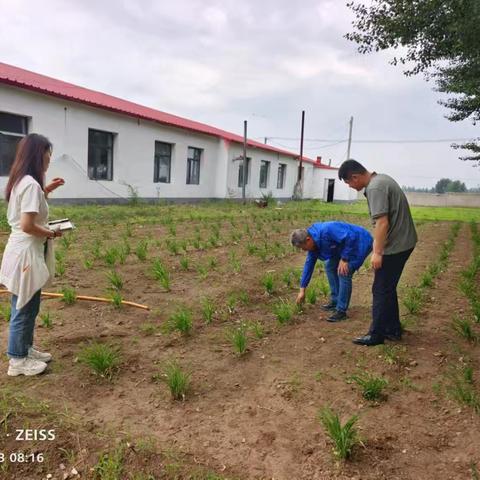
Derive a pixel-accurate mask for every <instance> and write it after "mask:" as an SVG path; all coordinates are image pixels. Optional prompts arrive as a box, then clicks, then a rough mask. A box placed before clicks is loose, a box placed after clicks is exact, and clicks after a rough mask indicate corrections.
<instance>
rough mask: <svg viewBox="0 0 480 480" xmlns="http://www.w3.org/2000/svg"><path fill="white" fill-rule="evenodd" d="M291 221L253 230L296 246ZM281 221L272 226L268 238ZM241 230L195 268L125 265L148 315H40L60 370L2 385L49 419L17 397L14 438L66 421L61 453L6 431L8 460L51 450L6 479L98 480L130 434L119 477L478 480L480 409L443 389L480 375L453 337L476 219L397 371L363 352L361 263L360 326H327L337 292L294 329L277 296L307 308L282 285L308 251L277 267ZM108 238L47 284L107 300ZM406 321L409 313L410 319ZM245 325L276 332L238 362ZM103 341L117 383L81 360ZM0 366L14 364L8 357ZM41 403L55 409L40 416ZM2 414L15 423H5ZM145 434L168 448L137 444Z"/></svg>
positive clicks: (152, 232)
mask: <svg viewBox="0 0 480 480" xmlns="http://www.w3.org/2000/svg"><path fill="white" fill-rule="evenodd" d="M200 226H201V227H202V228H203V226H202V225H200ZM292 226H296V225H292V222H290V223H289V222H283V223H279V231H278V232H274V233H269V235H268V237H267V236H265V237H264V236H263V235H262V234H256V235H255V236H254V237H253V239H252V241H254V242H255V243H257V244H260V243H261V242H262V240H263V239H264V238H265V239H268V241H269V244H270V245H271V244H272V243H273V242H274V241H279V242H281V243H282V244H285V238H287V234H288V231H289V230H290V228H292ZM193 227H194V225H193V224H192V225H189V227H188V229H185V230H182V232H180V229H179V232H178V233H177V235H178V238H182V235H185V236H187V237H190V238H193V237H194V235H195V233H194V231H193ZM253 228H254V227H252V230H253ZM268 228H269V227H268V226H265V230H266V231H267V230H268ZM238 230H239V227H238V226H230V225H227V224H224V227H223V229H222V233H221V234H222V237H223V238H224V241H223V245H221V246H218V247H216V248H211V249H208V250H193V249H191V248H190V249H189V252H188V256H189V259H190V269H189V270H188V271H186V272H184V271H182V270H181V269H180V266H179V259H180V256H179V255H173V254H170V253H168V252H167V251H166V250H165V246H164V245H163V244H162V245H160V246H158V245H154V243H151V245H152V246H151V247H150V248H149V256H148V258H147V261H145V262H140V261H139V260H138V259H137V258H136V257H135V255H134V254H133V253H131V254H130V255H129V256H128V258H127V260H126V262H125V264H124V265H118V266H117V271H118V272H119V273H120V274H121V276H122V278H123V280H124V288H123V291H122V295H123V296H124V298H125V299H127V300H132V301H135V302H138V303H143V304H146V305H148V306H150V307H151V310H150V311H149V312H146V311H143V310H139V309H134V308H128V307H125V308H123V309H121V310H116V309H114V308H113V307H112V306H110V305H107V304H101V303H92V302H82V301H78V302H77V303H75V304H74V305H72V306H67V305H64V304H63V303H62V302H60V301H59V300H52V299H44V301H43V305H42V311H49V312H51V314H52V316H53V328H50V329H48V328H44V327H37V330H36V335H37V337H36V343H37V344H38V345H39V346H41V347H42V348H45V349H46V348H48V350H49V351H50V352H51V353H52V354H53V355H54V361H53V362H52V363H51V366H50V367H49V369H48V370H47V372H46V374H44V375H42V376H41V377H39V378H23V377H22V378H20V377H17V378H8V377H7V376H6V375H4V376H2V377H1V378H0V387H1V388H2V389H3V391H4V392H8V395H12V396H13V397H17V398H18V395H20V394H21V395H23V396H25V397H26V398H28V399H29V401H31V402H33V404H34V405H37V406H39V408H40V407H41V408H40V411H38V409H37V410H36V409H35V408H34V407H32V406H30V403H28V405H29V406H28V408H26V407H25V405H26V403H24V404H23V406H22V405H21V403H20V404H17V405H18V411H16V410H11V411H10V415H8V418H7V420H6V421H5V422H4V425H3V426H2V425H0V427H2V428H3V430H4V431H5V433H12V431H13V430H15V428H26V426H29V428H54V429H55V430H56V439H55V440H54V441H53V442H48V444H47V442H30V443H28V442H27V443H22V442H20V443H21V444H20V445H19V442H15V441H14V440H13V439H12V437H11V436H10V437H6V436H3V438H1V437H0V451H3V452H5V453H6V454H7V453H9V452H12V451H16V450H19V449H22V450H29V451H32V449H33V450H35V449H36V451H37V452H38V451H41V452H44V454H45V462H44V463H42V464H38V463H29V464H19V463H15V464H12V463H10V465H8V468H7V466H6V467H4V473H1V470H0V478H5V479H7V478H8V479H10V478H11V479H30V478H32V479H40V478H47V474H51V475H52V477H51V478H54V479H62V478H64V475H65V472H70V471H71V468H72V466H75V468H76V469H77V471H78V472H79V476H77V477H75V476H72V477H69V478H95V475H96V474H95V472H94V471H92V467H93V466H94V465H95V464H96V463H97V462H98V458H99V454H100V453H101V452H102V451H105V450H110V451H111V450H112V449H113V448H114V447H115V445H118V444H120V442H122V441H123V442H125V441H128V442H129V445H128V446H127V447H126V451H125V453H124V470H123V474H122V475H121V476H120V477H119V478H126V479H127V478H128V479H130V478H135V477H134V473H135V472H140V471H143V472H146V473H148V474H150V475H151V476H152V477H151V478H179V479H180V478H209V477H207V476H203V477H201V476H197V477H194V475H200V474H199V473H198V471H197V470H196V469H197V468H199V467H201V469H204V470H202V471H205V472H206V471H212V472H213V471H214V472H216V474H217V475H218V477H213V476H212V477H210V478H212V479H213V478H238V479H275V480H291V479H299V480H300V479H357V480H360V479H369V480H377V479H378V480H380V479H385V480H386V479H388V480H394V479H412V480H413V479H415V480H417V479H422V480H428V479H435V480H440V479H442V480H443V479H467V478H475V477H472V472H473V470H472V464H474V463H477V465H478V464H479V460H480V440H479V438H480V437H479V433H478V432H479V431H480V416H479V415H476V414H475V413H474V412H473V411H472V409H471V408H469V407H466V406H461V405H458V404H457V403H455V402H454V401H453V400H451V399H450V397H449V396H448V395H447V394H446V393H445V391H444V389H442V388H441V385H443V384H444V382H445V375H446V373H447V372H448V369H449V368H451V366H452V365H458V364H462V362H465V361H466V359H468V361H470V362H471V364H472V365H473V366H474V367H476V368H475V369H474V370H475V374H476V372H477V371H478V367H479V360H480V359H479V353H478V352H479V350H478V349H479V348H480V347H478V346H475V345H471V344H469V343H468V342H466V341H465V340H463V339H461V338H460V337H458V336H457V335H456V334H455V333H454V332H453V330H452V328H451V321H452V318H453V316H454V314H456V313H457V314H460V315H469V314H470V310H469V305H468V302H467V300H466V298H465V297H464V296H462V294H461V293H460V291H459V290H458V288H457V286H458V283H459V280H460V272H461V270H462V269H464V268H465V267H466V266H467V265H468V264H469V262H470V261H471V256H472V246H471V240H470V232H469V228H468V226H467V225H464V226H462V228H461V230H460V232H459V235H458V238H457V240H456V243H455V247H454V249H453V251H452V253H451V256H450V259H449V263H448V268H447V269H446V270H445V271H444V272H442V273H441V274H440V275H439V276H438V277H437V279H436V280H435V282H434V286H433V287H432V288H430V289H428V290H427V291H428V300H427V302H426V303H425V305H424V307H423V309H422V312H421V313H420V314H419V315H418V316H417V317H415V318H412V319H411V320H412V322H413V323H412V325H411V326H410V327H409V330H408V331H407V332H406V334H405V336H404V339H403V340H402V341H401V342H399V343H398V344H391V343H390V344H389V345H397V346H395V347H394V350H393V351H394V352H395V354H396V355H397V361H396V363H394V364H390V363H388V362H387V361H386V358H385V355H386V354H385V351H384V349H382V347H373V348H364V347H359V346H355V345H353V344H352V342H351V340H352V338H354V337H355V336H357V335H360V334H364V333H366V331H367V329H368V324H369V321H370V305H371V293H370V290H371V283H372V272H371V271H367V270H366V269H362V270H361V271H360V272H359V273H357V274H356V275H355V277H354V290H353V297H352V305H351V309H350V311H349V319H348V320H347V321H345V322H341V323H338V324H330V323H328V322H326V321H325V319H326V315H325V313H323V312H322V311H321V310H320V303H322V301H323V300H324V299H321V298H320V299H319V300H318V302H317V304H316V305H313V306H307V307H306V308H305V311H304V312H303V314H301V315H297V316H296V317H295V320H294V321H293V322H292V323H291V324H288V325H285V326H281V325H279V324H278V323H277V321H276V319H275V317H274V314H273V313H272V305H273V304H274V303H275V301H277V300H278V298H284V299H289V300H294V298H295V296H296V287H295V286H294V287H292V288H288V287H287V286H286V285H285V284H283V283H282V281H281V273H282V272H283V271H284V270H285V269H286V268H288V267H302V266H303V261H304V255H303V254H302V253H295V252H291V250H290V249H289V248H287V249H286V252H285V255H284V256H283V257H281V258H269V259H268V260H267V261H265V262H264V261H262V260H261V259H260V258H258V257H256V256H249V255H247V254H246V252H245V244H246V242H247V241H248V240H247V238H246V237H245V236H244V238H243V239H242V240H239V241H238V242H237V244H235V243H233V242H231V241H227V240H226V239H227V238H228V235H231V234H232V232H236V231H238ZM450 230H451V224H449V223H426V224H423V225H421V226H420V227H419V229H418V232H419V237H420V241H419V244H418V246H417V248H416V249H415V251H414V253H413V255H412V257H411V258H410V260H409V262H408V263H407V266H406V269H405V272H404V275H403V277H402V280H401V286H400V290H399V292H400V296H402V292H403V291H404V289H405V287H406V286H407V285H415V284H417V283H418V281H419V278H420V275H421V274H422V273H423V272H424V270H425V268H426V267H427V266H428V265H430V264H431V263H432V262H434V261H435V260H436V259H437V258H438V255H439V251H440V248H441V246H442V244H443V242H444V241H445V240H446V239H447V238H448V236H449V235H450ZM122 232H123V228H122V227H118V228H117V230H114V231H113V233H112V234H111V239H110V240H108V239H106V240H105V239H104V242H105V244H106V243H108V241H110V242H111V243H115V242H117V241H119V238H120V235H121V233H122ZM98 235H99V233H98V232H95V231H87V230H86V229H84V230H83V231H79V233H78V234H77V236H76V240H75V243H74V244H73V245H72V246H71V247H70V248H69V249H68V253H67V257H66V258H67V268H66V273H65V275H64V276H63V277H60V278H59V279H58V282H57V284H56V286H55V288H54V289H50V291H53V290H57V291H58V290H59V289H60V288H61V287H62V286H64V285H70V286H74V287H75V288H76V290H77V293H78V294H83V295H97V296H98V295H100V296H103V295H105V293H106V289H107V286H108V282H107V279H106V272H107V271H108V270H110V268H108V267H107V266H105V263H104V262H103V260H97V261H95V263H94V266H93V268H91V269H86V268H85V267H84V265H83V260H84V257H85V252H86V251H88V250H89V249H90V247H91V245H92V242H93V241H94V239H95V238H98ZM100 235H102V233H100ZM166 235H167V231H166V229H165V227H156V226H153V227H152V226H141V225H134V227H133V236H132V237H130V238H129V241H130V243H131V244H132V252H133V251H134V249H135V245H136V243H137V241H138V240H139V239H140V238H150V239H151V242H152V240H153V241H154V240H157V239H158V240H162V239H163V238H164V237H165V236H166ZM204 236H205V235H204ZM153 245H154V246H153ZM231 252H236V256H237V258H239V259H240V260H241V265H242V266H241V270H240V271H239V272H238V273H235V272H233V271H232V268H231V257H230V255H231ZM212 256H214V257H215V258H216V259H217V261H218V266H217V267H216V269H215V270H214V271H210V272H209V273H208V275H207V277H206V278H203V277H202V275H201V274H199V273H198V271H197V270H196V266H198V265H199V264H206V263H207V261H208V259H209V258H210V257H212ZM155 257H160V258H162V260H163V261H164V262H165V263H166V264H167V265H168V266H169V269H170V270H171V272H172V287H171V291H169V292H166V291H164V289H162V287H161V286H160V285H159V284H158V283H157V282H156V281H155V280H154V279H153V276H152V273H151V262H152V259H153V258H155ZM267 271H272V272H274V274H275V276H276V292H275V293H274V295H267V294H266V293H264V290H263V287H262V286H261V283H260V279H261V277H262V275H263V274H264V273H265V272H267ZM240 291H244V292H246V293H247V294H248V299H249V300H248V303H246V304H245V303H242V302H240V301H239V302H238V303H237V305H236V306H235V308H234V310H233V311H229V310H228V309H227V307H226V302H227V300H228V297H229V295H231V294H232V293H235V292H236V293H238V292H240ZM206 296H207V297H210V298H212V299H214V300H215V302H216V304H217V312H216V313H215V316H214V320H213V322H212V323H211V324H209V325H206V324H205V323H204V322H203V320H202V318H201V312H200V308H201V307H200V301H201V299H202V298H203V297H206ZM5 300H6V298H5ZM178 305H186V306H188V307H190V308H191V309H192V310H193V312H194V329H193V332H192V334H191V335H189V336H186V337H185V336H181V335H180V334H177V333H165V332H164V331H162V329H161V327H162V325H163V324H164V322H165V321H166V320H167V318H168V316H169V315H170V314H171V313H172V312H173V311H175V309H176V308H177V307H178ZM402 309H403V307H402ZM402 315H403V317H404V318H405V319H407V317H408V315H407V313H406V312H405V311H403V310H402ZM247 321H260V322H261V323H262V324H263V325H264V328H265V337H264V338H262V339H256V338H255V337H254V336H253V334H251V333H250V334H249V349H248V352H247V353H246V354H245V355H244V356H242V357H239V356H238V355H236V354H235V353H234V352H233V349H232V346H231V344H230V343H229V341H228V339H227V336H226V331H227V330H228V328H229V327H232V326H235V325H238V324H239V323H240V322H247ZM2 325H3V326H2V328H1V332H0V341H1V343H2V344H3V345H5V344H6V337H7V332H8V324H7V323H2ZM149 327H151V328H149ZM90 341H101V342H105V343H108V344H111V345H115V346H117V347H118V348H119V349H120V351H121V355H122V365H121V368H120V370H119V371H118V373H117V374H116V375H115V376H114V378H113V380H112V381H108V380H106V379H102V378H99V377H98V376H95V375H93V374H92V373H91V372H90V371H89V370H88V368H87V367H86V366H85V365H83V364H82V363H81V362H79V361H78V356H79V352H80V351H81V349H82V348H83V347H84V346H85V345H87V344H88V342H90ZM171 359H175V360H177V361H179V362H180V364H181V365H182V366H184V367H185V368H187V369H188V370H189V371H190V372H191V379H192V388H191V390H190V393H189V394H188V396H187V398H186V400H185V401H183V402H182V401H174V400H172V399H171V397H170V393H169V392H168V389H167V387H166V385H165V384H164V383H162V382H161V381H160V382H159V381H158V378H159V375H160V378H161V374H162V371H163V370H162V369H163V366H164V365H165V363H166V362H167V361H168V360H171ZM2 368H3V369H4V370H5V371H6V368H7V365H6V360H4V361H3V366H2ZM361 371H368V372H371V373H375V374H377V375H382V376H384V377H385V378H387V379H388V381H389V385H388V387H387V390H386V395H387V396H386V398H385V399H384V401H381V402H378V403H373V402H369V401H367V400H365V399H363V398H362V396H361V394H360V392H359V390H358V388H357V387H356V386H355V385H354V384H352V383H351V382H349V381H348V378H349V376H350V375H352V374H353V373H358V372H361ZM439 385H440V387H438V386H439ZM437 387H438V388H437ZM41 402H43V403H41ZM4 403H5V402H4ZM11 404H12V403H10V405H11ZM44 404H46V405H48V407H45V408H43V406H44ZM326 405H329V406H331V407H332V408H333V409H334V410H335V411H336V412H338V413H340V414H341V416H342V418H343V419H344V420H345V419H347V418H348V417H350V416H351V415H358V416H359V421H358V426H359V429H360V435H361V438H362V445H361V446H358V447H356V448H355V450H354V452H353V455H352V458H351V459H350V460H348V461H346V462H337V461H336V460H335V459H334V457H333V456H332V444H331V442H330V440H329V439H328V438H327V436H326V434H325V432H324V431H323V429H322V426H321V424H320V422H319V421H318V419H317V415H318V411H319V409H321V408H322V407H324V406H326ZM6 408H11V406H10V407H5V409H6ZM5 409H4V410H3V413H2V412H0V413H2V416H6V415H7V414H8V411H5ZM1 420H2V419H1V418H0V421H1ZM125 439H126V440H125ZM147 439H148V441H152V442H154V444H155V448H150V449H148V448H138V445H143V444H144V443H145V442H146V441H147ZM142 442H143V443H142ZM65 452H71V453H70V455H69V454H67V453H65ZM60 464H63V466H64V467H65V468H64V469H63V470H62V469H61V467H60ZM175 465H176V467H175ZM184 467H185V468H184ZM192 472H197V473H192ZM2 475H3V476H2ZM175 475H176V476H175ZM205 475H206V474H205ZM97 478H102V477H97ZM137 478H140V477H137ZM142 478H145V479H146V478H148V477H147V476H145V477H142Z"/></svg>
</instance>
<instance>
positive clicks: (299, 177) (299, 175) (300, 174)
mask: <svg viewBox="0 0 480 480" xmlns="http://www.w3.org/2000/svg"><path fill="white" fill-rule="evenodd" d="M304 128H305V110H302V131H301V133H300V163H299V164H298V178H297V180H298V181H300V180H301V179H302V167H303V130H304Z"/></svg>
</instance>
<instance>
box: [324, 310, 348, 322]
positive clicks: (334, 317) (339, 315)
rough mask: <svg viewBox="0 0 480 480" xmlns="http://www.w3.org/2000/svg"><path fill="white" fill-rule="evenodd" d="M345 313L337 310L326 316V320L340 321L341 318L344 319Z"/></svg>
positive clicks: (345, 317)
mask: <svg viewBox="0 0 480 480" xmlns="http://www.w3.org/2000/svg"><path fill="white" fill-rule="evenodd" d="M347 318H348V317H347V314H346V313H345V312H342V311H341V310H337V311H336V312H335V313H334V314H333V315H331V316H330V317H328V318H327V321H328V322H341V321H342V320H346V319H347Z"/></svg>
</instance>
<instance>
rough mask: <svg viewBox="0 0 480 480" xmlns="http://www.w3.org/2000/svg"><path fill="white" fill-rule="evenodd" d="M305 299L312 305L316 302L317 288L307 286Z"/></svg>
mask: <svg viewBox="0 0 480 480" xmlns="http://www.w3.org/2000/svg"><path fill="white" fill-rule="evenodd" d="M305 299H306V301H307V302H308V303H309V304H310V305H314V304H315V303H316V302H317V289H316V288H315V287H310V288H307V291H306V293H305Z"/></svg>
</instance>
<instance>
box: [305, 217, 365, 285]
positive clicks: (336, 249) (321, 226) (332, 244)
mask: <svg viewBox="0 0 480 480" xmlns="http://www.w3.org/2000/svg"><path fill="white" fill-rule="evenodd" d="M307 232H308V234H309V235H310V237H312V239H313V241H314V242H315V245H316V247H317V248H316V250H314V251H311V252H308V254H307V259H306V260H305V266H304V267H303V274H302V279H301V281H300V287H301V288H305V287H307V285H308V284H309V283H310V279H311V278H312V273H313V270H314V269H315V264H316V263H317V260H329V259H330V258H338V259H340V258H341V259H343V260H346V261H347V262H348V266H349V270H350V273H353V272H354V271H355V270H358V269H359V268H360V267H361V266H362V264H363V262H364V261H365V258H367V256H368V255H369V254H370V252H371V251H372V245H373V238H372V236H371V235H370V233H369V232H368V230H366V229H365V228H363V227H360V226H358V225H352V224H351V223H345V222H322V223H320V222H319V223H314V224H313V225H312V226H310V227H309V228H307Z"/></svg>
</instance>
